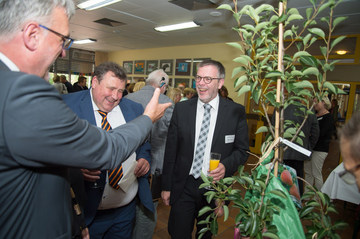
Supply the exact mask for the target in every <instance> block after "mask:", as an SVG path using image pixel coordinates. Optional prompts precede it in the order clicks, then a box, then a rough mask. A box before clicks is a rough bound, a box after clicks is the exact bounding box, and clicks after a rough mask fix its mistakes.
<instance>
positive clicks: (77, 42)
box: [74, 38, 96, 44]
mask: <svg viewBox="0 0 360 239" xmlns="http://www.w3.org/2000/svg"><path fill="white" fill-rule="evenodd" d="M93 42H96V40H95V39H90V38H89V39H84V40H76V41H74V44H88V43H93Z"/></svg>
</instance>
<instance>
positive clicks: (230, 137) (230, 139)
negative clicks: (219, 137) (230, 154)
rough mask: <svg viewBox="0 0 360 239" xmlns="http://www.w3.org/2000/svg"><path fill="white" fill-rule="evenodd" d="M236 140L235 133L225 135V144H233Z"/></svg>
mask: <svg viewBox="0 0 360 239" xmlns="http://www.w3.org/2000/svg"><path fill="white" fill-rule="evenodd" d="M234 141H235V135H234V134H233V135H225V144H231V143H234Z"/></svg>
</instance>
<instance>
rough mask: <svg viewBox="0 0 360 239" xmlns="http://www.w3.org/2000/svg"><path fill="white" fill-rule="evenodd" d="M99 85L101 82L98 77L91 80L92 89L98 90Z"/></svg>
mask: <svg viewBox="0 0 360 239" xmlns="http://www.w3.org/2000/svg"><path fill="white" fill-rule="evenodd" d="M98 84H99V81H98V79H97V77H96V76H94V77H93V78H92V80H91V88H96V85H98Z"/></svg>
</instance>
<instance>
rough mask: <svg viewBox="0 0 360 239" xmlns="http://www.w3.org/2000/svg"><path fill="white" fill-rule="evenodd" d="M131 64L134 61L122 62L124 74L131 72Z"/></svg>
mask: <svg viewBox="0 0 360 239" xmlns="http://www.w3.org/2000/svg"><path fill="white" fill-rule="evenodd" d="M133 65H134V62H132V61H124V62H123V67H124V69H125V72H126V74H132V73H133Z"/></svg>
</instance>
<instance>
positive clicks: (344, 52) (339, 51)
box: [336, 50, 347, 55]
mask: <svg viewBox="0 0 360 239" xmlns="http://www.w3.org/2000/svg"><path fill="white" fill-rule="evenodd" d="M346 53H347V51H345V50H338V51H336V54H338V55H345V54H346Z"/></svg>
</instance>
